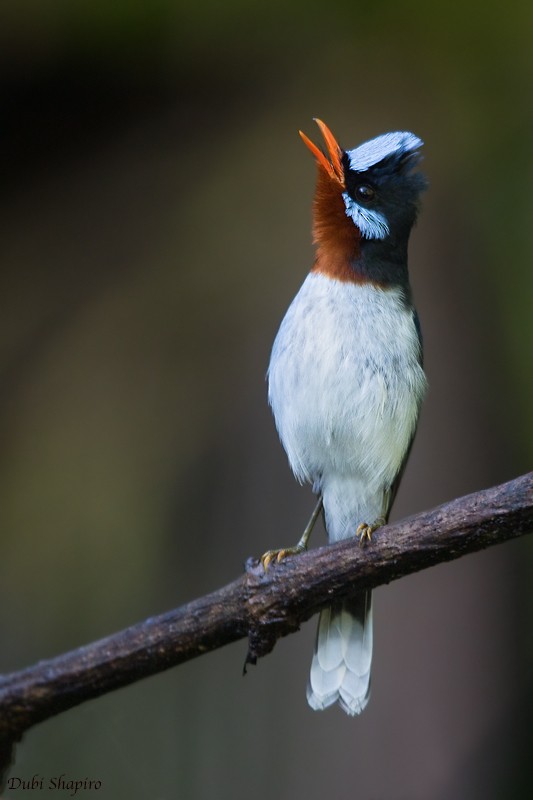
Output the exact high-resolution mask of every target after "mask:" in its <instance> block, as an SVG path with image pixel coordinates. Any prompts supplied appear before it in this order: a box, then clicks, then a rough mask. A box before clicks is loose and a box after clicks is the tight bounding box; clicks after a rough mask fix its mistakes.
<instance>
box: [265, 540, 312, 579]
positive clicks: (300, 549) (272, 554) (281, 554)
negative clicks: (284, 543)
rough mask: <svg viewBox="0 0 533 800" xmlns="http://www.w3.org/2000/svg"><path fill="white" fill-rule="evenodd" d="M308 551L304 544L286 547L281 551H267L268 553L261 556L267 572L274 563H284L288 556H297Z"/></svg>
mask: <svg viewBox="0 0 533 800" xmlns="http://www.w3.org/2000/svg"><path fill="white" fill-rule="evenodd" d="M306 550H307V547H306V546H305V545H303V544H297V545H295V546H294V547H284V548H282V549H281V550H267V551H266V553H263V555H262V556H261V564H262V565H263V569H264V570H265V572H266V571H267V569H268V568H269V566H270V564H271V563H272V562H273V561H276V563H277V564H279V563H280V561H283V559H284V558H287V556H296V555H298V554H299V553H305V551H306Z"/></svg>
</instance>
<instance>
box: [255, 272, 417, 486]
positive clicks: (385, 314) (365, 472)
mask: <svg viewBox="0 0 533 800" xmlns="http://www.w3.org/2000/svg"><path fill="white" fill-rule="evenodd" d="M419 356H420V344H419V339H418V334H417V330H416V326H415V321H414V313H413V310H412V309H410V308H408V307H406V305H405V302H404V300H403V297H402V293H401V290H400V289H380V288H378V287H376V286H373V285H371V284H352V283H346V282H341V281H337V280H332V279H331V278H328V277H326V276H324V275H320V274H318V273H310V274H309V275H308V277H307V278H306V280H305V282H304V283H303V285H302V287H301V289H300V291H299V292H298V294H297V295H296V297H295V298H294V300H293V302H292V304H291V306H290V307H289V309H288V311H287V314H286V316H285V318H284V320H283V322H282V324H281V326H280V329H279V332H278V335H277V337H276V340H275V342H274V347H273V350H272V356H271V360H270V367H269V373H268V375H269V400H270V403H271V405H272V410H273V412H274V417H275V420H276V425H277V428H278V431H279V435H280V438H281V441H282V443H283V446H284V447H285V450H286V451H287V455H288V457H289V462H290V464H291V467H292V469H293V471H294V473H295V475H296V477H297V478H298V479H299V480H300V481H302V482H303V481H311V482H313V483H314V484H315V490H317V491H318V490H320V487H321V485H323V483H324V481H325V480H327V478H328V476H333V475H335V476H338V477H341V476H342V477H343V478H348V479H352V480H354V481H356V482H357V483H362V485H364V486H365V487H366V490H367V491H368V492H369V493H372V492H374V491H376V492H378V491H380V490H383V488H384V487H388V486H390V484H391V483H392V482H393V480H394V478H395V476H396V474H397V473H398V470H399V469H400V466H401V464H402V462H403V458H404V456H405V453H406V451H407V448H408V446H409V443H410V441H411V438H412V435H413V433H414V429H415V426H416V421H417V417H418V412H419V408H420V403H421V400H422V397H423V395H424V391H425V387H426V381H425V377H424V373H423V370H422V368H421V366H420V363H419Z"/></svg>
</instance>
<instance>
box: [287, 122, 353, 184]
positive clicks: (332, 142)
mask: <svg viewBox="0 0 533 800" xmlns="http://www.w3.org/2000/svg"><path fill="white" fill-rule="evenodd" d="M315 122H316V124H317V125H318V127H319V128H320V132H321V134H322V136H323V137H324V141H325V142H326V147H327V149H328V155H329V159H328V158H327V157H326V156H325V155H324V153H323V152H322V150H319V148H318V147H317V146H316V144H313V142H312V141H311V140H310V139H308V137H307V136H306V135H305V133H302V131H298V133H299V134H300V136H301V137H302V139H303V141H304V144H306V145H307V147H308V148H309V150H310V151H311V152H312V154H313V155H314V157H315V158H316V160H317V161H318V163H319V164H320V166H321V167H324V169H325V170H326V172H327V173H328V175H329V176H330V177H331V178H333V179H334V180H336V181H338V182H339V183H340V184H341V186H344V170H343V168H342V162H341V158H342V150H341V148H340V147H339V145H338V144H337V140H336V139H335V137H334V136H333V134H332V132H331V131H330V129H329V128H328V126H327V125H326V124H325V122H322V120H321V119H316V118H315Z"/></svg>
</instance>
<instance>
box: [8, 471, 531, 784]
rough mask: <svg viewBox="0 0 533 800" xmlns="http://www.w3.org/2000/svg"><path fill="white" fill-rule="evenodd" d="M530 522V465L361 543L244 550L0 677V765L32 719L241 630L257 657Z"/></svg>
mask: <svg viewBox="0 0 533 800" xmlns="http://www.w3.org/2000/svg"><path fill="white" fill-rule="evenodd" d="M532 530H533V472H531V473H529V474H528V475H523V476H522V477H520V478H516V479H515V480H513V481H510V482H509V483H505V484H502V485H500V486H496V487H493V488H492V489H486V490H484V491H481V492H477V493H475V494H471V495H468V496H466V497H462V498H460V499H457V500H454V501H452V502H451V503H446V504H444V505H442V506H439V507H438V508H436V509H433V510H432V511H425V512H422V513H421V514H417V515H415V516H413V517H410V518H408V519H405V520H402V521H401V522H398V523H396V524H394V525H387V526H386V527H384V528H381V529H380V531H379V533H377V534H376V535H375V536H374V538H373V540H372V543H371V544H370V545H367V546H365V547H359V546H354V542H353V540H348V541H346V542H339V543H337V544H334V545H330V546H326V547H321V548H318V549H316V550H312V551H310V552H308V553H304V554H302V555H300V556H298V557H297V558H290V559H288V560H287V561H285V562H283V563H281V564H278V565H275V566H272V567H271V568H270V569H269V570H268V572H267V573H266V574H265V573H264V571H263V569H262V567H261V565H260V563H259V562H258V561H257V559H249V560H248V562H247V565H246V572H245V574H244V575H243V576H242V577H240V578H238V579H237V580H235V581H233V583H230V584H228V585H227V586H225V587H223V588H222V589H219V590H218V591H216V592H213V593H212V594H209V595H206V596H205V597H202V598H200V599H198V600H194V601H192V602H191V603H188V604H187V605H184V606H182V607H181V608H178V609H176V610H175V611H170V612H168V613H166V614H162V615H161V616H157V617H152V618H150V619H147V620H146V621H145V622H141V623H139V624H137V625H134V626H132V627H131V628H127V629H126V630H123V631H120V632H119V633H116V634H113V635H112V636H109V637H107V638H106V639H101V640H100V641H97V642H94V643H92V644H89V645H86V646H85V647H80V648H79V649H77V650H73V651H71V652H69V653H65V654H64V655H60V656H57V657H56V658H53V659H50V660H47V661H40V662H39V663H37V664H35V665H34V666H32V667H28V668H27V669H24V670H21V671H19V672H14V673H11V674H9V675H4V676H2V677H0V775H1V773H2V770H3V769H4V770H5V769H6V766H7V764H8V763H9V753H10V752H11V748H12V746H13V743H14V742H16V741H18V740H19V739H20V737H21V736H22V734H23V733H24V732H25V731H26V730H28V729H29V728H30V727H32V726H33V725H35V724H36V723H38V722H42V721H43V720H45V719H48V718H49V717H52V716H54V715H56V714H59V713H60V712H62V711H66V710H67V709H69V708H72V707H74V706H76V705H78V704H80V703H83V702H85V701H86V700H90V699H92V698H95V697H98V696H100V695H102V694H105V693H106V692H110V691H112V690H113V689H118V688H119V687H122V686H126V685H128V684H130V683H133V682H135V681H138V680H140V679H141V678H145V677H147V676H149V675H153V674H154V673H157V672H162V671H163V670H166V669H169V668H170V667H173V666H176V665H177V664H181V663H182V662H183V661H187V660H189V659H191V658H195V657H196V656H199V655H202V654H203V653H207V652H209V651H210V650H214V649H216V648H218V647H222V646H223V645H225V644H229V643H230V642H233V641H236V640H237V639H241V638H243V637H245V636H248V642H249V645H248V656H247V662H248V663H255V661H256V659H257V658H258V657H260V656H263V655H265V654H266V653H268V652H269V651H270V650H271V649H272V648H273V647H274V644H275V642H276V640H277V639H278V638H279V637H280V636H285V635H287V634H288V633H291V632H293V631H295V630H297V629H298V628H299V626H300V624H301V623H302V622H304V621H305V620H307V619H309V617H311V616H312V615H313V614H315V613H316V612H317V611H319V610H320V609H321V608H323V607H324V606H327V605H328V604H329V603H330V602H331V600H332V598H333V597H335V598H336V599H339V598H344V597H348V596H350V595H353V594H356V593H357V592H360V591H361V590H363V589H371V588H373V587H375V586H379V585H380V584H384V583H389V582H390V581H393V580H396V579H397V578H401V577H403V576H404V575H409V574H410V573H412V572H416V571H418V570H421V569H425V568H427V567H430V566H433V565H434V564H438V563H441V562H444V561H450V560H452V559H455V558H459V557H460V556H462V555H466V554H467V553H472V552H474V551H476V550H481V549H483V548H485V547H489V546H490V545H493V544H498V543H501V542H505V541H507V540H508V539H513V538H515V537H517V536H521V535H523V534H525V533H529V532H531V531H532ZM2 759H3V760H2Z"/></svg>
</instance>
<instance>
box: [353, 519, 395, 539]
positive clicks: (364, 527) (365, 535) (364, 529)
mask: <svg viewBox="0 0 533 800" xmlns="http://www.w3.org/2000/svg"><path fill="white" fill-rule="evenodd" d="M386 524H387V520H386V519H385V517H378V518H377V519H376V520H375V521H374V522H373V523H372V524H371V525H369V524H368V523H367V522H362V523H361V524H360V525H359V527H358V528H357V530H356V532H355V535H356V536H357V537H358V538H359V541H360V543H361V544H363V542H371V541H372V534H373V533H374V531H377V529H378V528H381V526H382V525H386Z"/></svg>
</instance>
